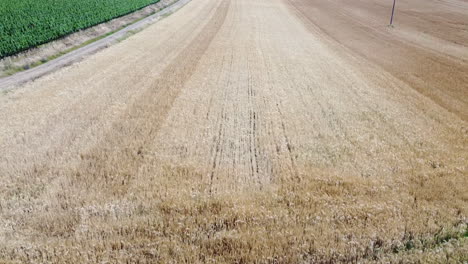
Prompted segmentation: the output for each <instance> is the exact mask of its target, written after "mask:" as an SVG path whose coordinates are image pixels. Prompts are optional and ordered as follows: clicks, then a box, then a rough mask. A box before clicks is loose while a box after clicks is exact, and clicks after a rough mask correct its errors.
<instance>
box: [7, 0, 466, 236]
mask: <svg viewBox="0 0 468 264" xmlns="http://www.w3.org/2000/svg"><path fill="white" fill-rule="evenodd" d="M319 2H320V4H319ZM341 2H347V1H305V0H284V1H281V0H270V1H266V0H253V1H252V0H232V1H217V0H196V1H195V0H194V1H192V2H190V3H189V4H187V6H185V7H184V8H182V9H181V10H180V11H178V12H177V13H175V14H173V15H171V16H170V17H168V18H166V19H164V20H162V21H161V22H159V23H157V24H155V25H152V26H150V27H149V28H147V29H145V30H144V31H142V32H141V33H138V34H136V35H135V36H132V37H131V38H129V39H127V40H125V41H123V42H122V43H119V44H117V45H115V46H112V47H110V48H108V49H106V50H103V51H102V52H100V53H98V54H95V55H93V56H92V57H90V58H88V59H86V60H84V61H82V62H80V63H77V64H75V65H72V66H70V67H67V68H64V69H62V70H59V71H57V72H55V73H53V74H50V75H48V76H45V77H42V78H40V79H38V80H36V81H34V82H32V83H28V84H26V85H25V86H23V87H20V88H18V89H15V90H13V91H11V92H9V93H6V94H3V95H1V96H0V120H1V122H0V136H1V137H0V170H1V177H2V182H3V183H2V184H0V198H1V199H0V201H1V208H3V211H1V215H0V216H1V217H2V218H1V219H2V221H3V225H1V227H0V240H1V239H6V238H7V237H9V236H11V235H13V236H14V237H15V239H16V241H19V242H18V243H23V242H24V241H25V240H27V239H28V236H27V234H28V231H27V230H28V228H30V227H29V226H28V224H27V223H28V221H32V220H31V218H32V219H34V217H35V216H37V215H39V214H40V213H41V212H42V211H43V210H44V208H49V207H50V208H51V207H53V203H55V202H58V200H60V197H62V196H60V194H61V193H63V192H64V186H70V185H74V184H78V183H80V182H81V183H82V184H85V187H83V188H76V189H73V190H75V191H76V193H73V195H74V196H76V197H86V198H82V199H83V200H80V201H82V202H81V204H88V205H89V204H90V203H91V202H90V201H94V200H93V199H94V198H89V197H91V196H92V197H100V198H99V199H104V198H103V197H107V198H108V199H111V198H109V197H112V196H113V195H123V196H125V195H127V194H128V195H131V192H132V188H135V187H134V186H135V185H138V184H139V183H140V184H141V183H142V182H148V179H152V177H154V175H160V174H158V173H159V172H160V171H161V170H165V169H167V168H170V169H172V170H183V171H185V172H187V173H186V175H189V176H188V177H190V176H193V179H192V180H193V181H197V182H201V183H205V184H206V185H207V186H209V187H208V188H207V190H206V191H207V192H208V193H220V192H224V191H237V190H245V189H254V190H257V189H258V190H261V189H263V188H265V187H267V186H269V185H270V184H272V183H274V182H275V181H277V180H278V179H280V178H282V177H290V178H297V179H299V180H300V178H301V177H302V175H303V172H304V169H305V168H314V169H316V170H323V171H330V172H332V173H337V174H340V175H350V176H358V177H367V178H375V179H378V180H380V181H382V182H386V181H392V178H393V177H394V175H401V174H404V173H415V174H418V175H419V174H424V173H425V171H426V170H427V171H430V170H432V169H433V168H435V167H440V166H443V167H444V168H445V170H446V171H447V172H454V173H464V174H466V164H467V162H468V161H467V152H468V142H467V140H468V139H467V137H468V124H467V123H466V114H467V109H468V104H467V101H466V100H467V98H468V91H467V82H466V80H467V74H468V71H466V69H468V63H467V57H466V46H463V42H457V43H458V44H455V41H454V40H451V39H449V38H443V36H442V37H440V38H441V39H444V40H443V41H444V43H446V45H447V48H446V49H443V50H440V49H438V47H437V46H434V47H432V46H431V47H426V46H424V47H422V46H423V45H426V44H427V45H432V42H430V43H429V42H426V41H429V40H430V39H431V38H432V37H428V38H424V39H423V40H421V41H422V42H418V41H419V40H411V41H413V42H417V43H421V44H420V45H419V46H418V45H416V44H414V43H413V42H411V41H410V40H408V38H412V37H413V36H412V35H411V32H410V31H405V30H406V26H402V29H395V30H394V31H392V29H388V28H386V27H385V23H386V22H384V21H380V20H378V21H372V23H373V24H374V25H377V24H379V25H380V26H379V30H381V33H369V32H375V30H376V29H375V28H371V29H369V32H367V31H366V30H367V26H359V28H358V29H356V31H355V32H352V33H351V32H348V31H347V30H348V29H347V28H346V27H344V28H341V25H342V24H340V23H343V24H346V23H345V22H346V20H347V19H349V17H348V14H346V13H344V14H339V16H338V17H339V19H338V20H336V21H331V20H333V18H332V17H330V18H326V16H327V15H326V13H323V14H322V15H320V16H318V14H321V12H322V9H323V10H327V12H328V11H329V12H331V13H333V14H335V13H336V12H338V11H337V10H338V9H340V8H338V7H340V6H341V4H340V3H341ZM355 2H357V3H359V4H362V5H365V3H366V2H371V1H364V0H363V1H355ZM401 2H405V1H401ZM406 2H409V1H406ZM451 3H460V5H461V7H452V6H451V5H449V4H447V5H445V4H444V3H442V2H440V3H439V5H443V6H444V7H446V8H448V9H449V10H450V11H453V10H456V9H457V8H466V7H465V6H466V2H463V1H458V2H451ZM314 4H316V6H314ZM403 4H404V3H402V4H401V5H403ZM347 8H349V9H346V8H344V9H343V10H345V11H346V10H350V9H352V10H358V9H356V8H357V7H352V8H351V7H347ZM413 8H417V7H413ZM379 10H380V9H379ZM345 11H343V12H345ZM323 12H325V11H323ZM346 12H348V11H346ZM356 12H358V13H356V14H357V15H359V14H361V15H362V16H365V17H367V18H369V19H371V18H372V16H371V15H367V13H359V11H356ZM369 12H370V11H369ZM382 12H383V11H382ZM454 12H455V11H454ZM370 13H372V12H370ZM356 14H354V15H356ZM457 14H458V15H459V16H460V17H461V18H464V19H466V18H467V16H466V13H464V14H463V13H457ZM315 15H317V16H315ZM443 15H444V16H445V15H447V16H448V14H443ZM401 16H403V15H401ZM358 17H359V19H363V18H362V17H360V16H358ZM321 18H323V20H321ZM397 18H398V17H397ZM406 18H407V19H409V18H408V17H406ZM355 20H358V18H356V19H354V18H353V21H355ZM401 20H404V18H401ZM465 21H466V20H465ZM356 23H357V22H356ZM402 23H403V22H402ZM351 26H352V25H351ZM351 26H350V27H351ZM376 27H377V26H376ZM397 27H398V26H397ZM460 27H461V28H460V36H459V41H461V40H465V41H466V40H468V38H467V36H466V24H465V25H460ZM414 30H417V29H414ZM441 30H442V29H441ZM463 30H464V31H463ZM456 32H458V31H456ZM368 34H377V36H376V37H375V38H374V37H373V36H368ZM405 34H407V35H405ZM440 34H442V35H443V34H444V32H441V33H440ZM400 35H401V36H400ZM449 35H450V34H448V35H447V36H449ZM450 36H452V35H450ZM398 37H401V38H404V39H405V42H401V41H400V40H399V39H397V40H393V39H395V38H398ZM353 38H361V39H358V40H353ZM368 38H370V39H374V40H375V41H376V42H375V43H372V42H366V39H368ZM362 39H363V41H364V42H366V43H368V44H369V46H368V47H365V48H362V50H361V49H360V47H358V46H357V45H354V43H359V41H362ZM387 40H388V42H386V41H387ZM441 41H442V40H441ZM452 41H453V42H452ZM464 43H465V44H466V43H467V42H464ZM389 47H391V49H392V50H391V51H390V50H389V49H388V48H389ZM380 51H381V53H380ZM400 51H403V52H405V53H404V54H402V53H400ZM412 51H415V53H413V52H412ZM394 54H397V55H394ZM408 54H410V55H408ZM380 55H382V56H384V58H385V59H389V58H393V60H392V61H391V63H390V64H385V63H384V62H382V61H381V60H380ZM407 55H408V56H414V58H416V57H417V56H419V57H417V58H424V60H433V61H434V63H435V64H434V65H436V66H434V67H433V68H431V67H428V68H424V69H422V68H419V66H420V67H425V64H424V63H425V62H424V60H423V61H419V62H417V63H416V62H415V63H413V64H411V65H409V64H408V63H407V61H406V60H411V59H412V58H413V57H408V56H407ZM431 56H432V57H431ZM382 60H384V59H382ZM399 62H401V65H400V64H399ZM414 64H417V65H414ZM421 71H424V72H425V73H426V75H419V73H420V72H421ZM430 71H433V74H431V72H430ZM415 76H417V78H418V79H417V80H416V79H415V78H416V77H415ZM426 84H427V85H426ZM441 84H444V85H445V84H446V85H445V86H441ZM85 179H87V180H86V182H85ZM25 186H28V187H27V188H26V190H24V188H25ZM21 188H23V190H22V191H19V192H21V194H17V193H15V191H14V190H20V189H21ZM70 195H71V194H70ZM57 197H58V198H57ZM99 199H98V200H99ZM24 211H27V212H29V214H28V215H27V216H24V215H22V214H21V212H24ZM12 221H13V222H16V223H22V224H23V225H20V226H21V228H22V231H21V232H17V231H12V229H11V222H12ZM10 238H11V237H10ZM21 241H23V242H21Z"/></svg>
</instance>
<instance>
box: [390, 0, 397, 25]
mask: <svg viewBox="0 0 468 264" xmlns="http://www.w3.org/2000/svg"><path fill="white" fill-rule="evenodd" d="M395 2H396V0H393V7H392V17H391V18H390V26H393V14H395Z"/></svg>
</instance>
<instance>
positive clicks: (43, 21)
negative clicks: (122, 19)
mask: <svg viewBox="0 0 468 264" xmlns="http://www.w3.org/2000/svg"><path fill="white" fill-rule="evenodd" d="M158 1H159V0H75V1H68V0H14V1H12V0H0V58H3V57H5V56H10V55H13V54H16V53H18V52H21V51H24V50H27V49H29V48H32V47H35V46H38V45H41V44H44V43H46V42H49V41H51V40H54V39H57V38H60V37H63V36H65V35H67V34H70V33H73V32H76V31H79V30H81V29H85V28H88V27H90V26H93V25H96V24H99V23H102V22H105V21H108V20H111V19H113V18H116V17H119V16H122V15H126V14H128V13H130V12H133V11H135V10H138V9H141V8H143V7H145V6H147V5H150V4H153V3H156V2H158Z"/></svg>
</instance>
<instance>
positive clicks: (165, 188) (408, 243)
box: [0, 166, 468, 263]
mask: <svg viewBox="0 0 468 264" xmlns="http://www.w3.org/2000/svg"><path fill="white" fill-rule="evenodd" d="M304 171H306V170H304ZM300 176H301V177H300V179H301V180H298V179H299V178H292V177H291V178H289V177H285V178H282V179H277V181H276V182H275V184H273V185H271V186H270V187H267V189H263V190H258V189H256V188H249V189H245V190H243V191H240V192H239V191H230V190H227V189H225V190H224V191H219V192H217V193H215V194H210V192H209V186H207V185H206V184H204V183H202V182H201V181H197V178H199V177H201V175H199V173H198V172H197V171H196V170H194V169H191V168H180V167H169V166H166V167H165V168H164V169H162V170H160V171H159V172H158V173H157V174H155V175H153V177H150V178H147V179H146V181H143V182H142V181H138V182H135V183H134V184H133V186H130V187H128V188H127V189H126V191H122V190H120V191H115V190H114V191H112V192H108V191H109V190H106V184H105V183H101V184H99V185H97V186H87V185H86V184H85V182H86V181H88V180H91V178H92V175H90V176H88V177H85V178H84V179H83V180H85V181H75V182H74V183H72V182H69V183H68V184H65V185H62V186H61V188H60V189H59V190H57V193H56V194H55V195H52V196H51V197H49V200H50V203H48V204H46V205H44V207H43V209H44V210H43V211H41V212H33V213H32V214H29V215H28V213H27V212H24V214H26V216H25V215H23V217H22V218H21V219H23V220H24V222H21V221H19V222H18V223H23V224H24V226H21V227H20V226H16V227H14V226H12V228H13V229H14V230H12V232H13V233H15V234H14V235H13V234H12V237H11V238H14V237H16V239H18V238H20V239H21V240H17V241H15V242H13V241H12V243H7V244H6V245H2V246H1V248H0V256H1V261H2V262H6V263H20V262H21V263H23V262H24V263H154V262H163V263H168V262H169V263H170V262H173V263H179V262H182V263H223V262H225V263H252V262H256V263H301V262H312V263H353V262H360V263H367V262H369V263H372V262H385V263H388V262H391V263H418V262H419V263H421V262H422V263H442V262H444V263H445V262H447V263H463V260H466V259H467V253H466V252H468V251H467V250H466V249H467V248H468V243H467V242H468V238H467V232H468V227H467V220H466V215H467V206H466V204H467V201H468V196H467V194H466V193H465V192H464V191H463V186H466V178H465V177H464V176H463V174H452V175H450V176H446V177H441V176H440V175H437V173H434V174H432V175H428V176H426V177H424V178H418V177H416V178H412V177H409V180H405V179H403V178H395V179H394V180H392V181H383V180H376V179H373V180H372V179H366V178H361V177H340V176H336V175H333V174H331V173H325V172H323V171H319V170H316V169H315V170H314V169H309V170H308V172H307V173H305V172H304V173H301V175H300ZM115 188H117V189H119V187H115ZM99 190H102V191H101V192H99ZM20 230H21V231H20ZM18 233H21V235H19V236H18Z"/></svg>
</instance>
